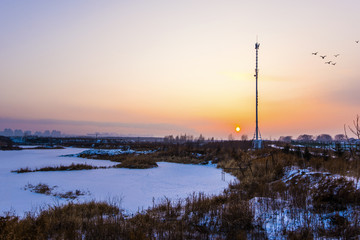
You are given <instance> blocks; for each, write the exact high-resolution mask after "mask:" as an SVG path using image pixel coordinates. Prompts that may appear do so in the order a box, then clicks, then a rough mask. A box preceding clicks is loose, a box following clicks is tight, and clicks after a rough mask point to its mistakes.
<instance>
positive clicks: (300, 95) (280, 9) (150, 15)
mask: <svg viewBox="0 0 360 240" xmlns="http://www.w3.org/2000/svg"><path fill="white" fill-rule="evenodd" d="M359 9H360V1H358V0H344V1H339V0H326V1H325V0H316V1H314V0H304V1H288V0H273V1H265V0H257V1H256V0H255V1H250V0H249V1H247V0H246V1H245V0H244V1H239V0H236V1H235V0H234V1H230V0H229V1H228V0H225V1H220V0H218V1H212V0H203V1H198V0H183V1H166V0H163V1H153V0H142V1H138V0H131V1H130V0H129V1H125V0H123V1H119V0H117V1H88V0H86V1H85V0H82V1H66V0H65V1H64V0H62V1H47V0H46V1H45V0H43V1H40V0H39V1H37V0H35V1H10V0H4V1H1V2H0V33H1V34H0V86H1V88H0V130H3V129H4V128H12V129H17V128H20V129H23V130H32V131H38V130H41V131H43V130H46V129H49V130H52V129H57V130H61V131H62V132H64V133H68V134H70V133H72V134H86V133H94V132H114V133H118V134H123V135H126V134H135V135H139V136H144V135H153V136H164V135H169V134H173V135H177V134H184V133H186V134H191V135H194V136H198V135H199V134H200V133H202V134H203V135H205V137H215V138H218V139H227V137H228V135H229V134H230V133H232V134H233V135H234V136H236V137H237V138H240V136H241V135H242V134H247V135H248V136H249V138H252V136H253V134H254V130H255V78H254V76H253V75H254V68H255V49H254V44H255V42H256V37H257V36H258V41H259V43H260V49H259V68H260V72H259V94H260V97H259V124H260V131H261V134H262V137H263V138H278V137H279V136H282V135H290V136H294V137H297V136H298V135H300V134H304V133H307V134H312V135H318V134H321V133H328V134H331V135H335V134H338V133H343V127H344V124H351V123H352V121H353V119H355V118H356V115H357V114H360V108H359V106H360V43H356V42H355V41H356V40H360V30H359V29H360V28H359V26H358V25H359V24H360V14H359ZM312 52H319V53H318V55H316V56H315V55H312ZM335 54H340V55H339V56H338V57H334V55H335ZM319 55H327V57H326V58H325V59H324V60H323V59H321V58H320V57H319ZM326 61H333V62H336V65H331V64H330V65H329V64H325V62H326ZM236 125H240V126H241V129H242V130H241V131H240V133H235V127H236Z"/></svg>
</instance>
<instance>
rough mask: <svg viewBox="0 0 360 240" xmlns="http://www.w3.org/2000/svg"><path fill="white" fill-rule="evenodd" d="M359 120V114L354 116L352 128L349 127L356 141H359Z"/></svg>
mask: <svg viewBox="0 0 360 240" xmlns="http://www.w3.org/2000/svg"><path fill="white" fill-rule="evenodd" d="M359 120H360V117H359V114H358V115H357V116H356V120H354V121H353V124H354V127H353V128H352V127H350V126H349V129H350V131H351V132H352V133H353V134H355V136H356V137H357V139H360V124H359Z"/></svg>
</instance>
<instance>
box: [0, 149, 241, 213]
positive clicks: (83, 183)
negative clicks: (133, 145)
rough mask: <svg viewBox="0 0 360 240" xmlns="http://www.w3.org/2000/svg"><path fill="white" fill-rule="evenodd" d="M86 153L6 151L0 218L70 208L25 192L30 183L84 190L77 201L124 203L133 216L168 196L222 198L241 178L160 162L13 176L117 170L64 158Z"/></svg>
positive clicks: (0, 162) (0, 170)
mask: <svg viewBox="0 0 360 240" xmlns="http://www.w3.org/2000/svg"><path fill="white" fill-rule="evenodd" d="M83 150H84V149H78V148H66V149H49V150H44V149H39V150H21V151H0V182H1V184H0V214H2V213H4V212H7V211H13V212H15V214H17V215H20V216H23V214H24V213H25V212H27V211H31V210H37V209H39V208H42V207H45V208H46V206H48V205H53V204H62V203H66V202H67V201H69V200H66V199H61V198H58V197H54V196H49V195H44V194H38V193H33V192H30V191H29V190H25V189H24V187H25V185H27V184H32V185H37V184H39V183H44V184H47V185H49V186H50V187H53V186H57V187H56V188H55V190H54V191H55V192H60V193H65V192H67V191H75V190H81V191H83V192H86V193H87V194H86V195H84V196H80V197H79V198H78V199H76V200H73V201H75V202H84V201H89V200H97V201H101V200H107V201H113V200H115V201H116V200H119V199H121V205H120V206H121V207H122V208H123V209H124V210H125V211H126V212H128V213H135V212H136V211H138V210H141V209H147V208H148V207H149V206H152V205H153V199H155V202H158V201H159V200H161V199H162V198H163V197H165V196H166V197H167V198H170V199H173V200H175V199H178V198H185V197H187V196H188V194H191V193H193V192H204V193H206V194H219V193H221V192H222V191H223V189H224V188H226V187H227V186H228V184H229V182H230V181H234V180H235V177H233V176H231V175H229V174H226V176H225V179H226V181H223V180H222V178H221V170H220V169H217V168H216V167H215V166H214V165H205V166H203V165H185V164H176V163H166V162H159V163H158V165H159V167H158V168H153V169H114V168H111V169H94V170H80V171H58V172H31V173H21V174H18V173H12V172H11V171H12V170H17V169H19V168H25V167H28V168H30V169H35V168H41V167H46V166H59V165H60V164H62V165H70V164H71V163H75V164H77V163H86V164H89V165H94V166H112V165H115V163H113V162H110V161H106V160H90V159H83V158H77V157H59V156H60V155H66V154H76V153H80V152H82V151H83Z"/></svg>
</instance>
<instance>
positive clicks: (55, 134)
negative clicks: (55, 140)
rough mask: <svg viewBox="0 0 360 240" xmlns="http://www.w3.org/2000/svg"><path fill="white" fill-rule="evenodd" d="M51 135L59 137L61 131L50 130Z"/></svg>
mask: <svg viewBox="0 0 360 240" xmlns="http://www.w3.org/2000/svg"><path fill="white" fill-rule="evenodd" d="M51 136H52V137H61V132H60V131H57V130H52V132H51Z"/></svg>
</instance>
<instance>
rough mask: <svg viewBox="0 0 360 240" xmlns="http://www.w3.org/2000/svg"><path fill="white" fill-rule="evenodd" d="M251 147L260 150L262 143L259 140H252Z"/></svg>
mask: <svg viewBox="0 0 360 240" xmlns="http://www.w3.org/2000/svg"><path fill="white" fill-rule="evenodd" d="M252 145H253V149H262V147H263V143H262V140H261V139H258V140H256V139H254V140H253V142H252Z"/></svg>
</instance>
